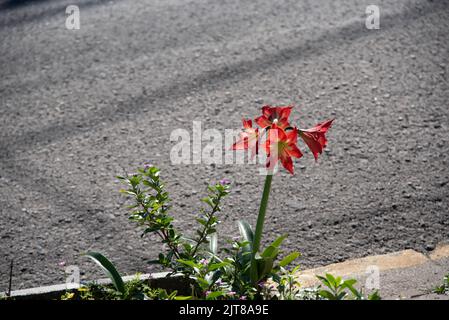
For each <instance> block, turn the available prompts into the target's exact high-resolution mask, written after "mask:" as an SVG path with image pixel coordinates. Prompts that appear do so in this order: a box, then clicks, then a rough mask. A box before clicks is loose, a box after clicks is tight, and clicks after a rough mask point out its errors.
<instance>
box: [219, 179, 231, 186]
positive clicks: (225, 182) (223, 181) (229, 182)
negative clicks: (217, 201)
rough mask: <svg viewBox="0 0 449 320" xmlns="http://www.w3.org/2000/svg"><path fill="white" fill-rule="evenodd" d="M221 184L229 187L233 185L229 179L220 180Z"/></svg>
mask: <svg viewBox="0 0 449 320" xmlns="http://www.w3.org/2000/svg"><path fill="white" fill-rule="evenodd" d="M220 184H221V185H222V186H228V185H230V184H231V180H229V179H227V178H224V179H221V180H220Z"/></svg>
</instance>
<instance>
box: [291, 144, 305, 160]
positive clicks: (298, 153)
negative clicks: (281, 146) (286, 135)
mask: <svg viewBox="0 0 449 320" xmlns="http://www.w3.org/2000/svg"><path fill="white" fill-rule="evenodd" d="M288 147H289V148H288V154H289V155H290V156H292V157H295V158H301V157H302V152H301V150H299V148H298V146H297V145H296V144H290V145H289V146H288Z"/></svg>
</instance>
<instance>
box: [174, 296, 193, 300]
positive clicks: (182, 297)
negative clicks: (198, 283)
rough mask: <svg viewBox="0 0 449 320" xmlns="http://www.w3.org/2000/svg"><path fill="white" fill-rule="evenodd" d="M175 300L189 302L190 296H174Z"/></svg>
mask: <svg viewBox="0 0 449 320" xmlns="http://www.w3.org/2000/svg"><path fill="white" fill-rule="evenodd" d="M174 299H175V300H191V299H192V296H176V297H174Z"/></svg>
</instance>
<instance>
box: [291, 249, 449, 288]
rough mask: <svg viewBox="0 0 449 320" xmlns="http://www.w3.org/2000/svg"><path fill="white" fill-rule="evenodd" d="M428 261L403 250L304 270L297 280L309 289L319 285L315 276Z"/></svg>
mask: <svg viewBox="0 0 449 320" xmlns="http://www.w3.org/2000/svg"><path fill="white" fill-rule="evenodd" d="M448 256H449V252H448ZM428 260H429V259H428V258H427V257H426V256H425V255H423V254H422V253H419V252H416V251H414V250H403V251H398V252H393V253H389V254H383V255H376V256H369V257H365V258H359V259H353V260H347V261H344V262H340V263H334V264H330V265H327V266H324V267H319V268H314V269H308V270H304V271H301V272H300V273H299V275H298V280H299V282H300V283H301V285H302V286H304V287H311V286H313V285H315V284H318V283H319V280H318V279H317V278H316V275H324V274H326V273H331V274H332V275H334V276H340V277H355V276H358V275H363V274H365V273H366V272H367V270H370V269H372V267H373V266H375V267H376V268H377V270H379V271H385V270H391V269H403V268H408V267H413V266H417V265H421V264H423V263H425V262H427V261H428Z"/></svg>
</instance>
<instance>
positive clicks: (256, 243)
mask: <svg viewBox="0 0 449 320" xmlns="http://www.w3.org/2000/svg"><path fill="white" fill-rule="evenodd" d="M272 180H273V174H272V172H269V173H268V174H267V177H266V178H265V185H264V187H263V193H262V200H261V202H260V208H259V215H258V216H257V224H256V231H255V233H254V240H253V243H252V256H251V269H250V274H251V282H252V283H253V284H255V283H256V281H257V280H258V275H257V265H256V253H257V252H258V251H259V247H260V242H261V240H262V232H263V225H264V222H265V213H266V212H267V206H268V197H269V195H270V189H271V181H272Z"/></svg>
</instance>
